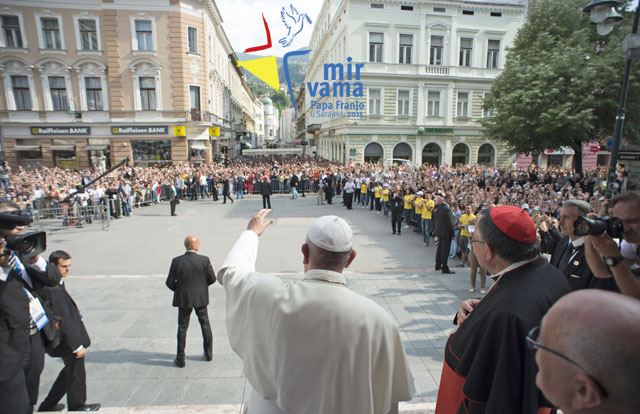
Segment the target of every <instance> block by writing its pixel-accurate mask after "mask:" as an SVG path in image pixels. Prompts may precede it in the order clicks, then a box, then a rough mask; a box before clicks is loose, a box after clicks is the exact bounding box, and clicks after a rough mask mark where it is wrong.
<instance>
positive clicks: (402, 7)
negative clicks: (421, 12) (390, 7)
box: [400, 6, 413, 11]
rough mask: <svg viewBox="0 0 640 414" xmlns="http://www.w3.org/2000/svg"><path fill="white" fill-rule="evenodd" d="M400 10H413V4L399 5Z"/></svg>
mask: <svg viewBox="0 0 640 414" xmlns="http://www.w3.org/2000/svg"><path fill="white" fill-rule="evenodd" d="M400 10H405V11H413V6H400Z"/></svg>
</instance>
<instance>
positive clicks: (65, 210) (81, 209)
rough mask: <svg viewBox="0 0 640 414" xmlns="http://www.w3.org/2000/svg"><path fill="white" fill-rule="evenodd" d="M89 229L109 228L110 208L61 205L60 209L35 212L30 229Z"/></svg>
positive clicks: (37, 210) (100, 205)
mask: <svg viewBox="0 0 640 414" xmlns="http://www.w3.org/2000/svg"><path fill="white" fill-rule="evenodd" d="M87 227H100V228H101V229H102V230H107V229H108V228H109V207H108V206H107V205H106V204H103V203H99V204H95V205H91V206H81V205H79V204H77V203H74V204H69V203H64V204H62V203H60V204H58V207H51V208H42V209H34V210H33V223H31V225H29V228H30V229H34V230H38V231H58V230H71V229H78V228H87Z"/></svg>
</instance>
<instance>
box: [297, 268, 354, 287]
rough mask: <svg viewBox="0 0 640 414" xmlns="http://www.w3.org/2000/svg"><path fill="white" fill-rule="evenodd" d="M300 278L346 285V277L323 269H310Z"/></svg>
mask: <svg viewBox="0 0 640 414" xmlns="http://www.w3.org/2000/svg"><path fill="white" fill-rule="evenodd" d="M302 280H303V281H304V280H316V281H322V282H329V283H335V284H337V285H343V286H347V279H345V278H344V275H343V274H342V273H338V272H334V271H331V270H324V269H311V270H309V271H308V272H307V273H305V274H304V279H302Z"/></svg>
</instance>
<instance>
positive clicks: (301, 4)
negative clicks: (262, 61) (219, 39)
mask: <svg viewBox="0 0 640 414" xmlns="http://www.w3.org/2000/svg"><path fill="white" fill-rule="evenodd" d="M322 3H323V1H322V0H312V1H309V0H292V1H289V0H216V5H217V6H218V9H219V10H220V14H222V21H223V23H222V25H223V27H224V31H225V32H226V34H227V37H228V38H229V41H230V42H231V46H232V47H233V50H235V51H236V52H243V51H244V50H245V49H247V48H250V47H254V46H260V45H264V44H266V43H267V35H266V32H265V30H264V23H263V22H262V13H264V17H265V19H266V20H267V23H268V24H269V30H270V31H271V42H272V44H273V47H272V48H271V49H268V50H261V51H259V52H254V53H255V54H256V55H263V56H267V55H275V56H283V55H284V54H285V53H287V52H289V51H292V50H297V49H300V48H302V47H306V46H308V45H309V40H311V32H312V30H313V25H315V22H316V17H317V16H318V13H320V9H321V8H322ZM291 4H293V6H294V7H295V9H296V10H297V11H298V13H300V14H303V13H306V14H307V15H308V16H309V18H310V19H311V22H312V24H311V25H307V24H306V22H305V24H304V27H303V29H302V31H301V32H300V33H299V34H298V35H297V36H296V37H295V38H294V40H293V43H291V45H290V46H288V47H286V48H283V47H282V45H281V44H280V43H279V42H278V40H280V39H282V38H283V37H284V36H285V35H286V34H287V31H288V30H287V28H286V27H285V26H284V23H282V19H281V18H280V11H281V10H282V8H283V7H286V8H287V11H289V5H291Z"/></svg>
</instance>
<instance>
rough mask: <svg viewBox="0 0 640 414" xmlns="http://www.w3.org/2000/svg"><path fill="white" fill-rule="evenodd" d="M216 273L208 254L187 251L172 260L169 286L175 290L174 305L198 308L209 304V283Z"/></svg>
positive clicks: (212, 281)
mask: <svg viewBox="0 0 640 414" xmlns="http://www.w3.org/2000/svg"><path fill="white" fill-rule="evenodd" d="M215 281H216V274H215V272H214V271H213V267H211V262H210V261H209V258H208V257H207V256H201V255H199V254H197V253H193V252H186V253H185V254H183V255H182V256H178V257H175V258H174V259H173V260H172V261H171V268H170V269H169V276H168V277H167V282H166V283H167V287H168V288H169V289H171V290H173V292H174V293H173V306H175V307H180V308H197V307H201V306H207V305H208V304H209V288H208V287H209V285H212V284H214V283H215Z"/></svg>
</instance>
